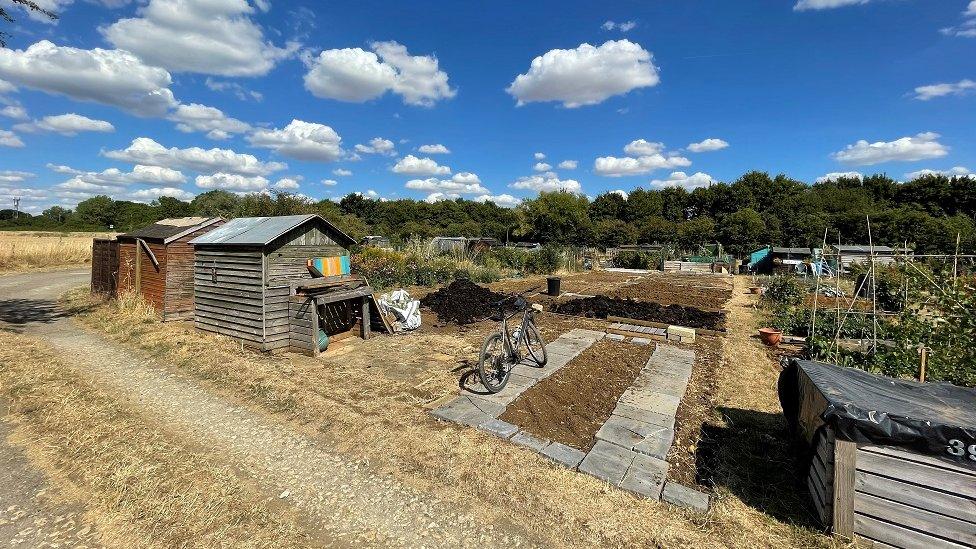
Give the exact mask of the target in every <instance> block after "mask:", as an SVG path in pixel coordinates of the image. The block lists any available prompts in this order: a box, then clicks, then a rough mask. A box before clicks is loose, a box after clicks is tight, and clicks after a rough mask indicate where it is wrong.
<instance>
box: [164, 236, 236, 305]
mask: <svg viewBox="0 0 976 549" xmlns="http://www.w3.org/2000/svg"><path fill="white" fill-rule="evenodd" d="M223 224H224V221H223V220H221V221H218V222H216V223H213V224H211V225H208V226H206V227H203V228H201V229H198V230H196V231H194V232H192V233H190V234H187V235H185V236H182V237H180V238H178V239H176V240H174V241H172V242H170V243H169V244H167V245H166V286H165V291H164V307H163V320H174V319H179V318H187V317H189V316H191V315H192V314H193V246H191V245H190V241H191V240H193V239H194V238H196V237H198V236H200V235H202V234H206V233H208V232H210V231H212V230H214V229H216V228H217V227H219V226H221V225H223Z"/></svg>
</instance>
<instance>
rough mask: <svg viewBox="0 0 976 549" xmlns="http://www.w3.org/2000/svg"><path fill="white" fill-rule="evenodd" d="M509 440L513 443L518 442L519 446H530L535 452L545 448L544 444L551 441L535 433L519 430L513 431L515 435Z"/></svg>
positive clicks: (546, 444) (547, 444)
mask: <svg viewBox="0 0 976 549" xmlns="http://www.w3.org/2000/svg"><path fill="white" fill-rule="evenodd" d="M509 440H511V441H512V442H514V443H515V444H518V445H519V446H524V447H526V448H531V449H532V450H535V451H536V452H542V450H543V449H545V447H546V446H549V444H551V443H552V441H549V440H546V439H544V438H539V437H536V436H535V435H531V434H529V433H526V432H525V431H519V432H518V433H515V435H514V436H513V437H512V438H510V439H509Z"/></svg>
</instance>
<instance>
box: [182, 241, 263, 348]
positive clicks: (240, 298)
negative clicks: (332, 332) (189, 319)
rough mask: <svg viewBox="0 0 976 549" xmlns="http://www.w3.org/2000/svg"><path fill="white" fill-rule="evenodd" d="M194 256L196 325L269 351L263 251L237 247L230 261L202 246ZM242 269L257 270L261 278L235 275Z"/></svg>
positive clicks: (232, 252)
mask: <svg viewBox="0 0 976 549" xmlns="http://www.w3.org/2000/svg"><path fill="white" fill-rule="evenodd" d="M194 255H195V259H194V262H193V279H194V305H195V308H196V310H195V311H194V316H193V320H194V325H195V326H196V327H197V328H200V329H202V330H207V331H211V332H217V333H219V334H223V335H227V336H230V337H233V338H236V339H239V340H241V341H242V342H244V343H245V344H247V345H249V346H252V347H256V348H258V349H261V350H266V349H264V344H265V340H264V335H265V334H264V306H265V303H264V299H265V295H264V294H265V289H264V282H263V280H262V278H261V272H262V270H263V269H264V255H263V254H262V252H261V249H260V248H257V247H254V248H250V249H248V248H244V249H242V248H234V249H233V251H230V252H229V253H228V254H227V255H228V257H229V258H230V260H229V261H225V260H224V258H223V256H222V255H221V254H220V253H217V252H214V251H211V250H209V249H207V248H205V247H200V246H198V247H197V250H196V251H195V254H194ZM242 267H250V268H251V269H252V270H253V269H256V272H257V273H258V276H256V277H238V276H236V273H239V272H241V270H242ZM228 273H230V274H228Z"/></svg>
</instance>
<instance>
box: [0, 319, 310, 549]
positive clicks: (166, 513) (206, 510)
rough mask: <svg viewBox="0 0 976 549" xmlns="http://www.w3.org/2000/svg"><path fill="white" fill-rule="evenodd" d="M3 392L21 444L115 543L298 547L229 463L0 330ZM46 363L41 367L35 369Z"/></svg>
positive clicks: (288, 522)
mask: <svg viewBox="0 0 976 549" xmlns="http://www.w3.org/2000/svg"><path fill="white" fill-rule="evenodd" d="M2 337H3V339H4V345H2V346H0V392H2V394H3V396H4V397H5V398H7V399H8V400H9V401H10V403H11V412H12V416H13V417H14V418H16V420H17V424H18V426H17V428H16V430H15V432H14V435H13V436H12V437H11V441H12V442H14V443H16V444H19V445H22V446H24V447H25V449H26V450H27V452H28V454H29V455H30V456H31V457H32V458H33V459H34V461H35V462H36V463H38V464H39V465H40V466H41V467H42V469H44V470H45V472H47V473H48V474H49V476H51V477H53V479H54V480H55V482H56V483H58V484H59V485H62V487H63V488H64V490H63V492H64V493H65V494H66V495H67V496H68V497H70V498H72V499H76V500H78V502H79V503H81V504H83V505H85V506H86V507H87V509H88V511H87V513H86V516H87V518H89V519H90V520H91V521H92V522H93V523H94V524H95V525H96V526H97V528H98V530H99V531H100V532H102V533H103V536H104V537H103V539H102V540H101V541H102V542H103V543H107V544H109V545H115V546H119V547H304V546H307V545H308V543H309V539H308V537H307V535H306V534H304V533H303V532H302V530H301V529H300V528H299V527H298V526H297V525H296V518H295V515H294V513H293V512H291V511H285V510H281V509H272V508H270V507H269V505H268V504H267V503H265V501H263V499H262V497H261V496H260V494H259V493H258V492H257V491H256V490H255V489H254V488H252V487H251V486H249V485H247V484H245V483H244V482H242V481H241V480H240V479H239V478H238V477H237V476H235V474H234V472H233V471H232V469H231V468H229V467H228V466H227V465H225V464H223V463H221V462H219V461H218V460H217V459H215V458H214V457H212V456H209V455H207V454H204V453H202V452H199V451H197V450H196V449H194V448H190V447H188V446H187V445H186V444H184V443H183V442H181V441H179V440H178V439H176V438H175V437H173V436H171V435H169V434H168V433H167V432H165V431H162V430H160V429H159V427H158V426H154V425H152V424H151V423H150V422H148V421H146V420H145V419H143V418H142V417H140V416H138V415H136V414H135V413H134V412H133V411H131V410H130V409H128V408H126V407H125V406H124V405H122V404H120V403H119V401H117V400H115V399H114V398H113V397H112V396H110V395H108V394H106V393H105V392H103V391H102V390H101V389H99V388H97V387H95V386H93V385H92V384H90V383H89V382H87V381H85V380H84V379H82V378H81V377H80V375H79V374H77V373H75V372H74V371H73V370H72V369H71V368H70V367H68V366H66V364H65V363H64V362H63V360H62V359H61V358H59V357H58V356H56V355H55V354H54V352H53V351H52V350H50V348H48V347H46V346H44V345H43V344H41V343H39V342H37V341H36V340H34V339H32V338H29V337H27V336H23V335H17V334H13V333H9V332H3V333H2ZM39 364H43V365H44V367H43V368H38V367H37V366H38V365H39Z"/></svg>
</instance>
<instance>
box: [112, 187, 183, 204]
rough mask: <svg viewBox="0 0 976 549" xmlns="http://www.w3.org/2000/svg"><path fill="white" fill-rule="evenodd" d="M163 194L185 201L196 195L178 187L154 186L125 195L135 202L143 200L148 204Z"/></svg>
mask: <svg viewBox="0 0 976 549" xmlns="http://www.w3.org/2000/svg"><path fill="white" fill-rule="evenodd" d="M163 196H168V197H170V198H176V199H178V200H183V201H190V200H193V196H194V195H193V193H191V192H189V191H184V190H183V189H177V188H174V187H152V188H150V189H139V190H138V191H133V192H131V193H128V194H126V195H125V198H126V199H128V200H131V201H133V202H142V203H144V204H146V203H149V202H152V201H153V200H157V199H159V198H161V197H163Z"/></svg>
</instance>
